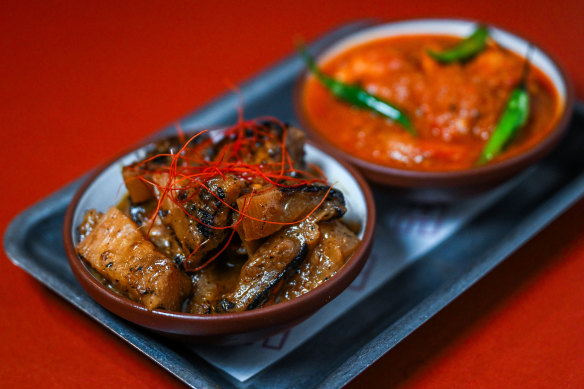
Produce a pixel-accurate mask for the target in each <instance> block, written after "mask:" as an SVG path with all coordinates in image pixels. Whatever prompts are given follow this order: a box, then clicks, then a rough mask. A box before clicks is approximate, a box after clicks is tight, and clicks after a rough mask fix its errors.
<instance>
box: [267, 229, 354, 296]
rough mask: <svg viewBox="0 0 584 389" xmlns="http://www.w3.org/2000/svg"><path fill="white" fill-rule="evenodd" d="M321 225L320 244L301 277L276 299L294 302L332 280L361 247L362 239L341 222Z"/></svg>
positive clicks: (289, 284) (292, 282)
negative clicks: (360, 241) (294, 299)
mask: <svg viewBox="0 0 584 389" xmlns="http://www.w3.org/2000/svg"><path fill="white" fill-rule="evenodd" d="M318 226H319V228H320V240H319V242H318V244H317V245H316V247H315V248H314V249H313V250H311V251H310V253H309V254H308V258H307V260H306V261H304V262H303V263H302V265H301V266H300V267H299V269H298V272H297V274H295V275H294V276H293V277H291V279H290V280H289V281H288V282H287V283H286V284H285V285H284V286H283V287H282V289H281V290H280V292H279V297H278V298H277V299H276V300H278V301H286V300H290V299H293V298H295V297H298V296H301V295H303V294H304V293H307V292H310V291H311V290H313V289H314V288H316V287H317V286H319V285H320V284H322V283H323V282H325V281H328V280H329V279H330V278H331V277H332V276H333V275H334V274H335V273H336V272H337V271H338V270H339V269H340V268H341V267H343V265H344V264H345V262H346V261H347V259H348V258H349V257H350V256H351V254H353V252H354V251H355V250H356V249H357V247H358V246H359V238H357V236H356V235H355V233H354V232H353V231H351V230H349V229H348V228H347V226H345V225H344V224H343V223H342V222H341V221H340V220H333V221H329V222H323V223H319V224H318Z"/></svg>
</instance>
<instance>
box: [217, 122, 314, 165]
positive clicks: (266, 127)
mask: <svg viewBox="0 0 584 389" xmlns="http://www.w3.org/2000/svg"><path fill="white" fill-rule="evenodd" d="M257 129H258V131H251V130H245V132H244V133H243V135H244V137H245V139H247V140H253V139H256V140H257V141H256V142H255V143H254V144H251V145H250V144H247V145H246V147H245V148H244V149H243V150H240V151H239V156H240V157H241V159H242V162H243V163H245V164H249V165H269V164H279V163H281V162H282V138H283V137H285V139H284V140H285V141H284V147H285V148H286V152H287V154H288V156H289V157H290V159H291V160H292V162H293V167H294V168H296V169H302V168H304V143H305V142H306V136H305V134H304V132H303V131H302V130H300V129H298V128H296V127H291V126H288V125H285V124H284V125H282V124H280V123H276V122H273V121H266V122H263V123H261V124H259V125H258V128H257ZM237 135H238V134H237V133H232V134H227V136H225V137H224V138H223V139H222V140H221V141H219V142H217V144H216V146H215V158H217V159H221V160H225V158H226V157H227V158H228V157H229V156H232V155H233V144H234V142H233V141H234V139H235V138H236V136H237ZM285 162H288V161H285Z"/></svg>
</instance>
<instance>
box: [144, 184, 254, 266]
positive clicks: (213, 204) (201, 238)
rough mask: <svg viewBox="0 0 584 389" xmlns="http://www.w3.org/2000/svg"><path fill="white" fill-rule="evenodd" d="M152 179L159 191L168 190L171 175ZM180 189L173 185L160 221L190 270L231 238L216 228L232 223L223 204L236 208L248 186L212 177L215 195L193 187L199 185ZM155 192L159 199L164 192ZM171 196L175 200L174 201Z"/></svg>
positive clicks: (165, 201)
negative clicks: (166, 228) (174, 237)
mask: <svg viewBox="0 0 584 389" xmlns="http://www.w3.org/2000/svg"><path fill="white" fill-rule="evenodd" d="M152 178H153V180H154V182H156V183H157V184H158V185H159V186H160V187H162V188H166V186H167V184H168V174H166V173H159V174H154V175H153V176H152ZM181 185H182V183H181V182H175V183H174V184H173V190H172V191H170V192H169V193H167V195H166V197H165V199H164V201H163V202H162V206H161V210H160V215H159V217H160V219H161V220H162V223H163V224H164V225H166V226H168V227H169V228H170V229H171V230H172V232H173V233H174V236H176V238H177V240H178V242H179V243H180V245H181V247H182V251H183V253H184V254H185V255H186V257H187V259H186V260H185V263H184V264H183V266H184V268H185V269H187V270H188V269H194V268H196V267H197V266H198V265H200V264H201V263H202V261H203V259H205V257H206V256H207V255H208V254H209V253H210V252H211V251H213V250H215V249H217V248H218V247H219V246H220V245H221V244H222V243H223V241H224V240H225V238H226V237H227V235H228V234H229V232H230V231H229V230H228V229H224V228H213V227H226V226H229V225H230V224H231V222H232V218H231V213H232V210H231V209H230V208H229V207H228V206H226V205H225V204H224V203H223V202H222V201H221V200H223V201H224V202H225V203H227V204H230V205H231V206H232V207H234V206H235V200H236V199H237V198H238V197H239V196H240V194H241V192H242V191H243V190H244V188H245V183H244V182H243V181H242V180H240V179H239V178H237V177H236V176H234V175H226V176H225V178H223V177H221V176H217V177H213V178H211V179H210V180H209V181H208V182H207V183H206V186H207V187H208V188H209V189H210V190H211V191H212V192H213V194H214V195H213V194H212V193H210V192H209V191H208V190H207V189H204V188H202V187H198V186H195V187H192V186H193V185H196V184H193V183H189V184H188V185H190V186H191V187H185V186H181ZM184 185H187V184H184ZM180 188H182V189H180ZM177 190H178V192H177ZM156 192H157V193H156V195H157V197H159V196H161V195H162V194H161V190H159V189H157V190H156ZM171 196H175V197H174V201H173V199H172V198H171ZM215 196H217V197H218V198H219V199H221V200H219V199H218V198H217V197H215ZM196 219H198V220H200V221H201V222H202V223H199V222H198V221H197V220H196Z"/></svg>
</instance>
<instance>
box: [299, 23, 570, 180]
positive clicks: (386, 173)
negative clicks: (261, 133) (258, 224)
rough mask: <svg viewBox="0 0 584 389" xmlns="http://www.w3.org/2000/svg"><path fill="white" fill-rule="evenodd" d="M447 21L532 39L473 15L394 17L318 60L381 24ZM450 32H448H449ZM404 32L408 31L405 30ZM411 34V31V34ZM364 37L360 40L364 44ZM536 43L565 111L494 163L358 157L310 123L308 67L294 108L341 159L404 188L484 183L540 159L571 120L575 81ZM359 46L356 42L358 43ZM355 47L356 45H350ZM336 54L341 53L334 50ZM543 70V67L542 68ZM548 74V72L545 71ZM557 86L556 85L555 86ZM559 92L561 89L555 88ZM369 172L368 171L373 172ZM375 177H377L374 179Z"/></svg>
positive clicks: (320, 52)
mask: <svg viewBox="0 0 584 389" xmlns="http://www.w3.org/2000/svg"><path fill="white" fill-rule="evenodd" d="M435 22H440V23H445V22H453V23H467V24H475V25H479V24H484V25H487V26H488V27H489V28H493V29H495V30H496V31H500V32H502V33H505V34H508V35H510V36H511V37H513V38H516V39H519V40H521V41H523V42H527V43H531V42H530V41H529V40H528V39H526V38H523V37H522V36H521V35H519V34H517V33H515V32H514V31H512V30H510V29H507V28H501V27H500V26H498V25H497V24H495V23H486V22H484V21H481V20H478V19H471V18H468V19H467V18H412V19H396V20H393V21H388V22H377V23H374V24H372V25H369V26H365V27H363V28H361V29H359V30H357V31H353V32H351V33H349V34H347V35H345V36H344V37H342V38H339V39H338V40H336V41H334V42H332V43H331V44H329V45H327V46H326V47H324V48H323V49H320V50H318V52H317V53H316V54H315V56H314V57H315V60H316V62H318V61H319V58H320V57H322V56H323V55H326V54H327V53H328V52H329V51H330V50H331V49H334V48H335V47H336V46H338V45H341V44H342V43H343V42H344V41H346V40H349V39H351V38H352V37H354V36H356V35H359V34H363V33H366V32H367V31H370V30H371V31H372V30H375V29H378V28H382V27H384V26H392V25H400V24H408V23H412V24H413V23H435ZM424 34H425V35H432V34H431V33H426V32H425V33H424ZM448 34H449V33H447V32H446V33H445V35H448ZM404 35H405V34H404ZM408 35H411V34H408ZM435 35H439V33H435ZM392 36H400V35H399V34H396V35H392ZM374 39H376V40H378V39H383V38H380V37H377V38H374ZM364 42H366V40H365V41H362V42H360V43H358V44H357V45H359V44H363V43H364ZM532 45H533V47H534V48H535V49H537V50H538V51H539V52H540V53H542V54H543V55H544V56H546V57H547V58H548V59H549V60H550V62H551V64H552V66H553V67H555V69H556V70H557V72H558V75H559V76H560V82H561V83H562V84H563V85H564V87H565V91H566V94H565V99H564V102H563V103H564V104H563V107H562V111H561V112H560V113H559V114H558V116H557V119H556V123H555V124H554V128H553V129H552V131H551V132H550V133H549V134H548V135H547V136H546V137H545V138H543V139H542V140H541V141H540V142H538V143H536V144H535V145H534V146H532V147H530V148H529V149H527V150H525V151H524V152H522V153H521V154H518V155H515V156H513V157H509V158H506V159H504V160H502V161H498V162H495V163H490V164H487V165H484V166H480V167H473V168H469V169H464V170H451V171H422V170H413V169H411V170H410V169H400V168H396V167H390V166H386V165H380V164H376V163H373V162H370V161H367V160H364V159H361V158H359V157H356V156H354V155H352V154H350V153H348V152H346V151H344V150H342V149H340V148H338V147H337V146H335V145H333V144H332V143H331V142H330V141H329V140H328V139H327V138H325V137H324V136H322V135H321V134H320V132H319V131H318V130H316V128H315V127H316V126H314V125H313V124H312V123H311V120H310V119H309V118H308V115H307V114H306V112H305V110H304V108H303V102H302V95H303V87H304V85H305V83H306V80H307V78H308V76H309V75H310V74H309V72H308V71H307V70H306V69H303V70H302V72H301V73H300V76H299V77H298V78H297V81H296V83H295V86H294V108H295V112H296V115H297V117H298V119H299V123H300V125H301V127H302V128H303V129H304V130H305V131H306V132H307V133H308V134H309V135H310V137H311V138H312V139H314V140H315V141H317V142H318V143H319V144H320V145H321V146H322V147H323V148H324V149H325V150H326V151H327V152H328V153H330V154H333V155H336V156H338V157H339V158H341V159H344V160H346V161H349V162H350V163H351V164H352V165H354V166H356V167H357V168H358V169H359V170H362V171H365V172H369V173H370V174H371V173H374V174H376V175H379V176H380V177H388V178H391V180H392V183H391V185H390V186H396V187H404V188H416V187H418V188H430V187H432V188H448V187H456V186H461V185H466V184H475V183H482V182H484V181H489V180H490V179H492V178H494V177H498V176H500V175H504V173H505V172H506V171H518V170H520V169H521V168H523V167H526V166H528V165H529V164H531V163H533V162H535V161H537V160H539V159H540V158H542V157H543V156H545V155H546V154H547V153H548V152H549V151H551V149H552V148H553V147H554V146H555V145H556V144H557V143H558V142H559V141H560V139H561V138H562V137H563V135H564V134H565V132H566V131H567V129H568V127H569V126H568V124H569V122H570V119H571V116H572V111H573V106H574V89H573V84H572V82H571V80H570V78H569V77H568V74H567V72H566V71H565V69H564V67H563V66H562V65H561V64H560V63H559V62H558V61H557V60H556V58H555V57H554V56H553V55H551V54H550V53H549V52H547V51H546V50H544V49H542V48H541V47H539V46H537V45H535V44H533V43H532ZM355 46H356V45H355ZM350 47H354V46H350ZM335 55H338V53H337V54H335ZM541 71H542V72H543V70H541ZM543 73H544V74H546V75H547V73H545V72H543ZM554 89H555V88H554ZM555 91H556V93H558V95H559V92H558V91H557V90H555ZM370 174H367V175H368V176H370ZM374 181H376V180H374ZM386 181H387V180H382V181H377V182H386Z"/></svg>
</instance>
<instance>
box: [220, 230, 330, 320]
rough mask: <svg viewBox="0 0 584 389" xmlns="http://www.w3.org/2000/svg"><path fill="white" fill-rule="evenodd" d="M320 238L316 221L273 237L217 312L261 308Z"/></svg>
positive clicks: (253, 256) (247, 268) (241, 275)
mask: <svg viewBox="0 0 584 389" xmlns="http://www.w3.org/2000/svg"><path fill="white" fill-rule="evenodd" d="M319 235H320V232H319V228H318V225H317V224H316V223H314V221H313V220H310V219H308V220H306V221H304V222H302V223H299V224H295V225H293V226H288V227H286V228H284V229H282V230H281V231H279V232H277V233H276V234H274V235H272V236H271V237H270V238H269V239H268V240H267V241H266V242H265V243H264V244H263V245H262V246H260V248H258V249H257V251H256V252H255V253H254V254H253V255H252V256H251V257H250V258H249V260H248V261H247V262H246V263H245V264H244V265H243V268H242V269H241V274H240V276H239V280H238V282H237V285H236V287H235V289H234V290H233V292H231V293H229V294H228V295H226V296H225V298H224V299H222V300H221V302H220V303H219V305H218V306H217V307H216V311H217V312H240V311H245V310H251V309H255V308H259V307H261V306H262V305H263V304H264V303H265V302H267V301H268V300H270V299H271V298H272V297H273V295H274V293H275V291H276V290H277V289H278V288H279V287H280V286H281V283H282V282H283V281H284V280H285V279H286V278H287V277H289V276H290V275H291V274H292V273H293V272H294V271H295V270H296V269H297V268H298V266H300V264H301V263H302V261H303V260H304V259H305V258H306V256H307V254H308V252H309V251H310V250H311V248H312V247H314V246H315V245H316V243H317V241H318V237H319Z"/></svg>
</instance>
